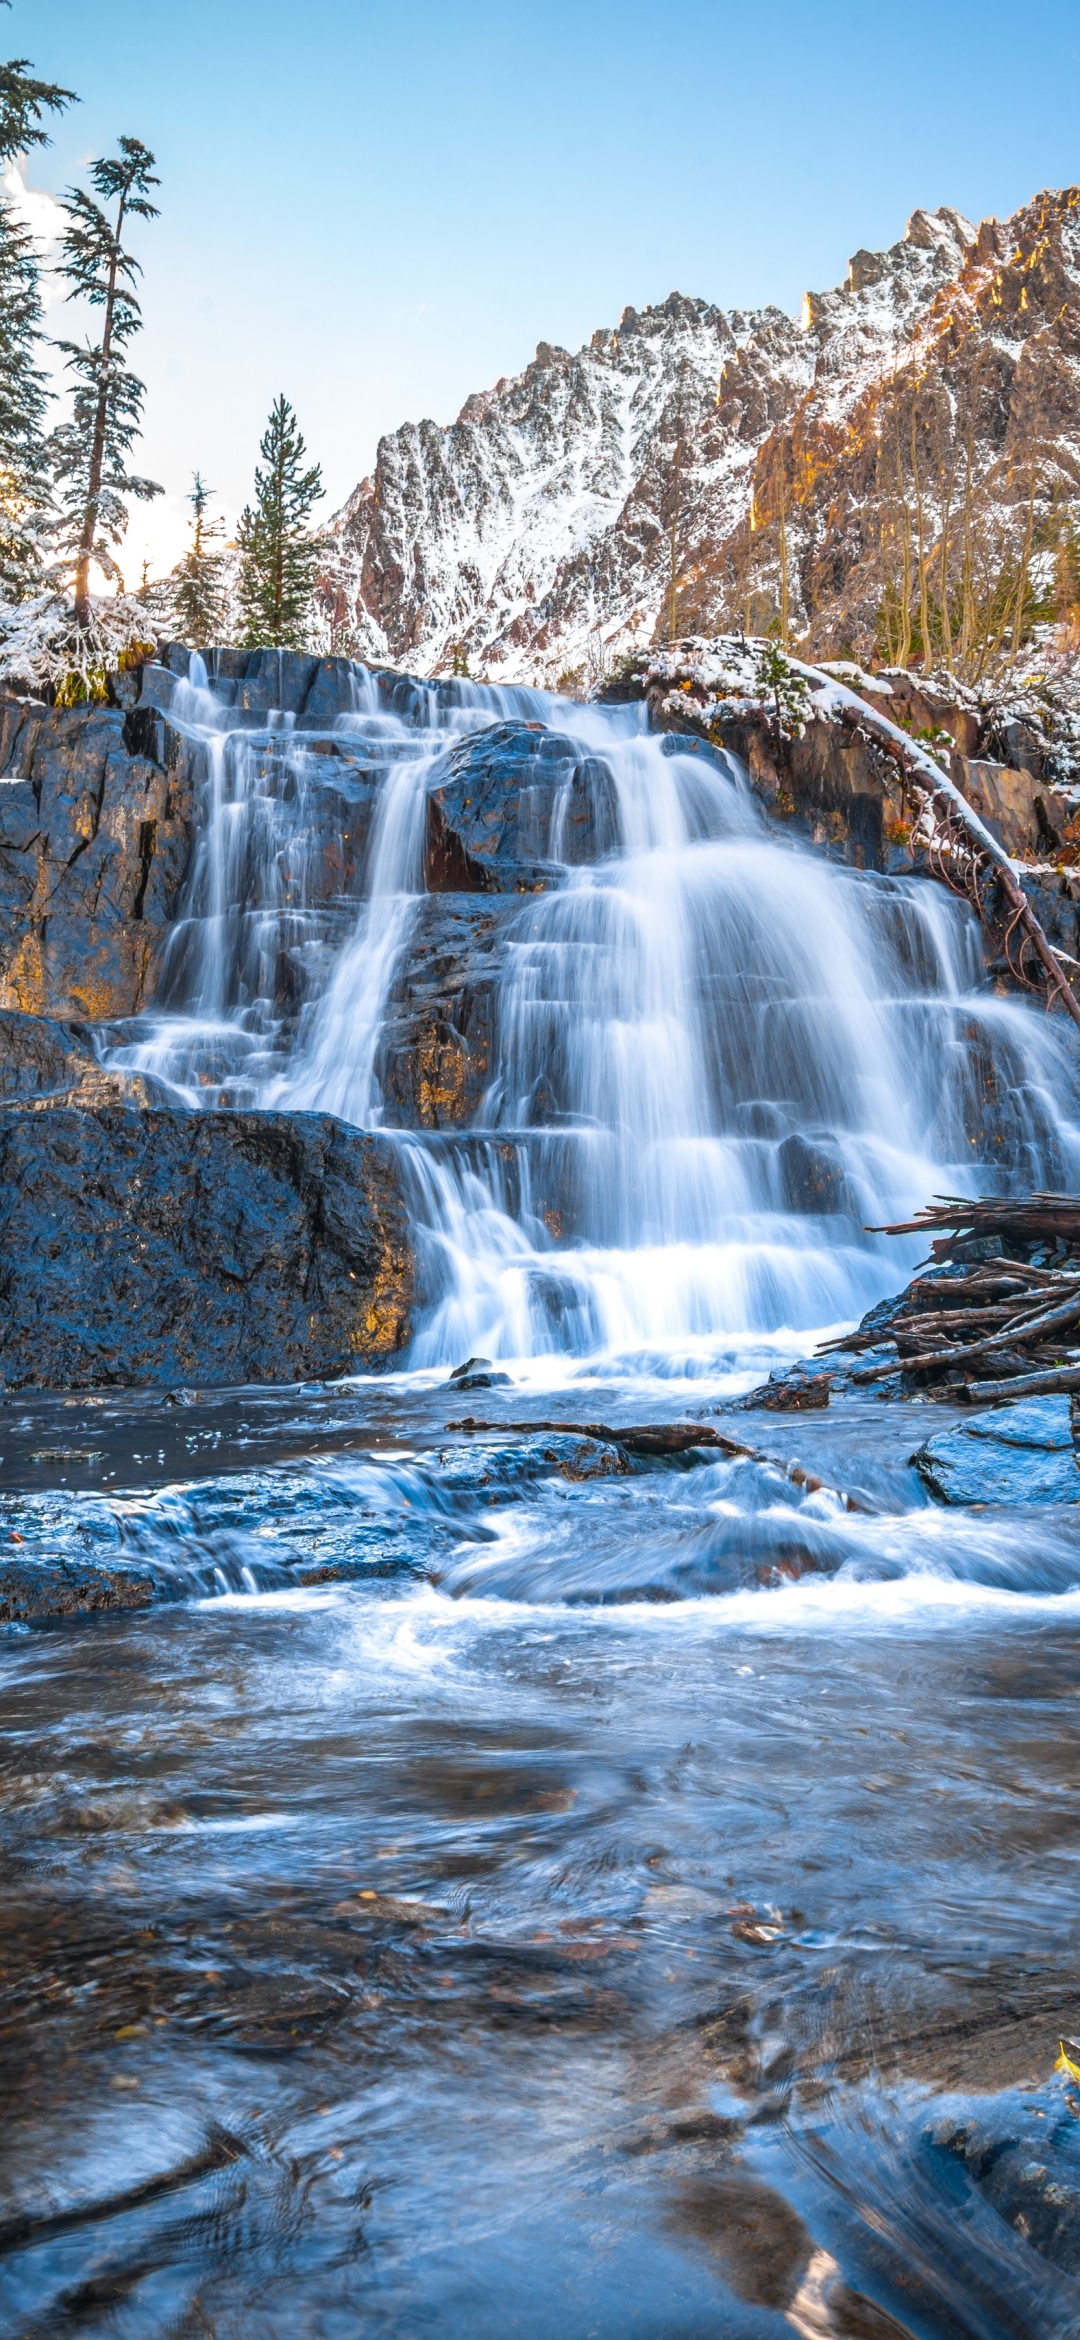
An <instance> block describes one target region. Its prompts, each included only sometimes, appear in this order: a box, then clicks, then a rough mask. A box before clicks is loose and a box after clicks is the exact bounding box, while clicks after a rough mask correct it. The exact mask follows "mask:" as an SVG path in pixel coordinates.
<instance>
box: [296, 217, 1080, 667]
mask: <svg viewBox="0 0 1080 2340" xmlns="http://www.w3.org/2000/svg"><path fill="white" fill-rule="evenodd" d="M1078 369H1080V190H1078V189H1075V188H1073V189H1066V190H1064V191H1062V192H1057V191H1053V190H1050V191H1046V192H1043V193H1041V194H1039V195H1037V196H1036V197H1035V198H1034V199H1033V200H1032V202H1031V203H1029V204H1027V205H1025V206H1024V207H1023V208H1022V209H1021V210H1020V211H1018V212H1017V213H1015V214H1014V215H1013V217H1012V218H1011V219H1009V220H1006V221H1004V222H1000V223H999V222H998V221H996V220H994V219H987V220H984V221H982V222H981V223H980V224H979V225H978V226H977V227H976V226H975V225H973V223H972V222H971V221H970V220H968V219H966V218H965V217H964V215H963V214H962V213H961V212H959V211H957V210H955V209H953V208H951V207H950V206H948V205H943V206H941V207H940V208H939V209H937V210H936V211H930V210H922V209H920V210H916V211H913V212H912V214H911V217H910V219H909V220H908V222H907V226H906V228H905V231H904V234H903V236H902V237H900V239H899V240H898V241H897V242H896V243H895V244H893V245H891V246H890V247H889V248H888V249H887V250H885V251H881V252H872V251H868V250H866V249H860V250H858V251H856V252H855V254H854V255H853V257H852V258H851V260H850V261H849V263H848V267H847V272H846V275H845V279H844V281H843V283H842V284H841V285H839V286H836V287H835V288H833V289H832V290H829V291H825V292H821V293H807V294H806V296H805V298H804V303H803V310H802V317H801V320H800V321H796V320H795V319H793V318H791V317H789V316H787V315H786V314H785V313H784V312H783V311H781V310H778V309H776V308H768V307H766V308H762V309H759V310H755V311H750V312H744V311H739V310H727V311H725V310H721V309H719V308H717V307H715V306H714V305H712V304H711V303H709V302H707V301H705V300H703V299H700V298H695V297H692V296H690V295H687V294H684V293H682V292H679V291H673V292H671V293H669V294H668V296H667V298H666V299H665V300H663V301H661V302H657V303H655V304H653V305H651V306H650V305H646V306H645V307H643V308H641V309H637V308H633V307H627V308H624V309H623V311H622V313H621V315H620V317H619V320H618V323H617V325H615V326H614V327H608V326H601V327H599V328H598V329H597V331H596V332H594V333H593V334H592V336H591V338H590V340H589V341H588V342H587V343H586V344H585V346H584V347H583V348H582V349H580V350H578V351H576V352H570V351H568V350H565V349H562V348H560V347H559V346H557V345H556V344H553V343H550V342H546V341H541V342H539V343H538V344H537V348H536V354H535V357H534V358H533V359H532V360H531V361H530V362H529V363H528V364H527V365H526V366H525V367H524V369H523V371H522V372H521V373H519V374H516V375H512V376H509V377H504V378H503V379H501V380H500V381H498V382H497V383H496V384H495V386H494V388H493V389H491V390H486V391H478V392H476V393H474V394H473V396H471V397H470V398H468V399H467V400H466V401H465V404H464V405H463V407H462V409H461V412H460V414H459V415H458V417H457V420H456V422H453V423H451V424H450V425H448V426H446V427H443V426H440V425H438V424H436V423H434V422H432V421H423V422H420V423H406V424H404V425H403V426H402V428H401V429H400V430H398V431H395V432H392V433H390V434H388V435H387V437H385V438H384V439H382V440H381V441H380V444H379V449H378V455H377V460H376V466H375V471H374V473H373V474H372V476H371V477H370V478H367V479H364V480H362V481H361V482H360V484H359V486H358V487H357V488H356V489H355V490H354V492H353V494H352V495H351V496H350V498H349V500H348V502H347V503H346V505H345V506H344V507H343V509H342V510H341V511H340V512H339V513H338V514H337V515H336V516H335V518H334V520H333V521H332V522H331V524H330V532H329V544H330V550H329V552H328V556H327V559H326V562H325V567H324V572H323V577H322V582H321V599H322V606H323V609H324V612H325V615H326V618H327V621H328V624H329V627H330V631H331V636H332V641H333V645H334V647H336V648H340V649H342V650H347V651H348V652H350V653H351V654H352V655H354V656H359V657H362V658H366V659H369V660H375V661H389V662H392V663H401V664H406V665H408V666H410V667H411V668H412V669H413V670H415V671H418V672H421V673H438V672H445V671H447V670H448V669H449V668H450V667H452V666H456V667H457V668H458V669H459V670H460V668H461V667H462V666H463V665H467V667H468V669H469V671H471V672H472V673H474V674H480V675H487V676H489V677H490V678H491V679H493V680H506V681H517V680H523V681H533V680H536V681H541V682H547V683H553V682H555V681H557V680H558V679H559V678H560V677H562V678H564V679H565V681H566V686H567V687H581V688H585V687H588V686H589V685H590V684H591V683H594V682H595V681H597V680H598V679H599V677H600V676H601V675H602V674H603V673H604V672H605V671H609V670H610V668H611V666H612V664H613V663H614V662H616V661H617V660H618V659H619V658H620V657H622V656H624V655H625V654H626V653H628V652H635V653H636V652H637V651H639V650H640V649H642V648H643V647H645V646H647V645H648V644H649V642H650V641H655V640H657V639H662V638H665V637H666V636H667V634H668V633H670V632H672V631H673V630H678V632H680V633H685V632H687V631H690V630H694V631H699V632H711V631H716V630H717V629H719V628H722V627H723V626H724V625H725V624H726V625H731V624H733V623H745V624H747V625H748V626H750V628H751V629H752V630H756V631H760V630H761V629H762V627H763V626H764V625H766V624H767V623H768V622H769V619H770V618H775V617H777V616H778V615H779V614H780V613H781V603H782V601H783V603H784V606H785V607H786V609H787V615H788V622H789V624H790V625H791V626H792V627H793V628H794V629H795V630H797V631H798V633H799V634H800V636H801V637H802V638H803V639H805V640H807V641H808V642H809V645H810V647H811V649H813V650H818V651H821V652H822V653H826V652H831V653H835V652H837V651H839V650H843V651H845V652H847V651H854V652H855V653H856V654H857V655H859V656H866V655H869V653H870V651H871V650H872V648H873V646H874V642H875V639H876V638H877V635H878V634H879V633H880V628H881V624H882V622H883V620H882V611H883V608H884V607H885V605H886V603H887V601H888V595H889V592H890V591H891V590H893V586H892V584H891V582H890V580H891V579H892V577H893V572H894V570H895V571H896V572H897V574H899V570H897V563H900V564H901V566H902V563H903V560H904V559H907V561H908V568H909V570H910V562H911V558H912V552H911V544H910V542H909V543H908V546H907V553H906V554H904V553H903V552H902V550H898V549H897V547H898V545H899V543H900V537H901V535H902V533H903V528H904V526H905V525H907V523H905V522H904V520H903V513H904V512H905V511H907V512H908V513H909V514H910V511H911V510H912V509H913V508H914V506H915V505H918V507H919V527H920V529H921V532H922V535H921V542H922V554H921V556H920V558H921V559H922V561H923V562H924V564H925V563H926V562H927V561H928V560H929V559H930V557H931V550H932V548H933V547H935V546H937V547H938V548H939V554H940V558H939V568H940V567H941V564H942V561H943V562H944V569H945V571H947V572H948V573H949V576H950V594H951V593H952V591H953V584H954V578H953V571H954V568H955V560H956V556H955V551H954V545H953V539H952V537H951V536H950V533H949V532H950V529H952V528H953V526H954V522H953V519H952V517H951V515H952V514H953V512H954V510H955V507H956V504H957V499H958V496H959V495H960V488H959V485H958V482H959V481H960V478H961V474H962V475H963V477H964V479H965V480H966V489H965V493H966V495H967V499H968V501H967V506H966V510H967V515H968V519H967V526H968V534H969V537H970V536H971V533H972V529H971V522H972V514H973V511H974V505H973V502H972V498H973V495H974V494H975V492H976V490H977V493H978V497H979V498H980V499H981V501H980V503H979V515H980V517H979V528H978V535H979V542H980V545H982V546H987V545H989V544H990V543H991V542H993V543H994V544H995V545H997V546H998V550H999V553H1000V558H1001V560H1004V559H1005V558H1006V554H1007V552H1008V546H1009V545H1010V544H1012V543H1013V540H1014V539H1016V538H1017V532H1019V535H1020V536H1021V537H1022V536H1023V533H1024V527H1025V520H1024V514H1025V512H1029V510H1030V517H1031V518H1032V521H1033V523H1034V521H1035V520H1037V521H1038V527H1039V528H1040V529H1043V533H1044V534H1045V529H1044V528H1043V521H1044V517H1045V515H1044V511H1043V507H1044V505H1045V506H1046V510H1047V511H1050V509H1051V508H1052V510H1053V512H1054V513H1055V514H1056V515H1057V522H1056V525H1057V526H1058V528H1059V532H1060V527H1061V526H1062V525H1063V524H1064V518H1068V516H1069V515H1071V513H1072V512H1073V510H1074V508H1075V505H1076V502H1077V500H1078V499H1080V426H1078V424H1077V420H1076V418H1077V415H1078V413H1080V395H1078V393H1080V370H1078ZM912 412H914V417H915V419H914V424H912ZM1033 430H1035V432H1036V437H1037V440H1038V457H1037V461H1036V460H1035V459H1034V458H1033V457H1032V455H1031V443H1032V432H1033ZM894 441H895V445H894ZM946 442H948V445H947V446H946ZM912 450H913V452H912ZM1025 450H1027V451H1026V452H1025ZM912 463H914V470H912ZM1033 465H1034V468H1033ZM890 466H891V471H890ZM1036 472H1037V475H1038V476H1037V479H1036V484H1035V487H1034V488H1032V486H1031V483H1032V480H1033V478H1035V475H1036ZM893 475H895V476H893ZM890 481H891V484H890ZM1029 490H1030V491H1031V492H1030V493H1029ZM1063 516H1064V518H1063ZM898 532H899V533H898ZM1028 534H1029V536H1031V538H1032V543H1034V538H1035V535H1036V534H1038V529H1036V528H1034V526H1032V527H1029V529H1028ZM890 545H891V546H892V550H891V552H890V551H889V550H888V547H889V546H890ZM942 546H943V550H942V549H941V548H942ZM1036 551H1038V547H1036ZM995 557H996V556H995ZM1009 557H1013V556H1012V555H1009ZM1017 557H1018V556H1017ZM1039 557H1041V554H1040V556H1039ZM890 562H891V564H892V566H891V567H890ZM782 566H783V569H784V578H785V579H786V584H785V586H784V590H783V592H782V590H781V574H780V572H781V567H782ZM1044 567H1045V562H1044ZM987 590H989V588H987ZM923 598H924V601H925V609H924V615H925V610H926V609H928V608H929V602H928V601H926V597H925V595H924V597H923ZM932 647H933V645H932ZM906 654H907V655H908V656H910V655H911V645H910V643H909V644H908V645H907V652H906ZM916 654H917V653H916Z"/></svg>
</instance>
